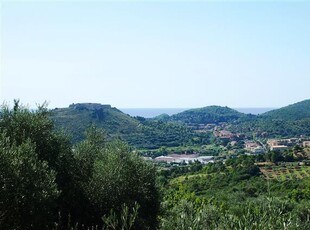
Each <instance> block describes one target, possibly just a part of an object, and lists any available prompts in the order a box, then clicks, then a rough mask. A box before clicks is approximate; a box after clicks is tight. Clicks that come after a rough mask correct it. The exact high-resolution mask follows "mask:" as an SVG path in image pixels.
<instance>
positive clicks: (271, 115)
mask: <svg viewBox="0 0 310 230" xmlns="http://www.w3.org/2000/svg"><path fill="white" fill-rule="evenodd" d="M231 130H232V131H235V132H240V133H244V134H248V135H249V136H251V135H252V134H253V133H255V134H256V135H257V136H263V137H293V136H300V135H305V136H310V100H305V101H301V102H297V103H295V104H292V105H288V106H285V107H283V108H280V109H276V110H272V111H269V112H266V113H263V114H262V115H258V116H255V117H252V119H248V120H241V122H238V123H236V124H234V125H233V126H232V127H231Z"/></svg>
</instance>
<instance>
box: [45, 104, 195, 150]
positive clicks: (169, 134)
mask: <svg viewBox="0 0 310 230" xmlns="http://www.w3.org/2000/svg"><path fill="white" fill-rule="evenodd" d="M51 118H52V120H53V121H54V122H55V125H56V128H57V129H60V130H61V129H63V130H64V131H65V132H66V133H69V134H70V135H72V142H73V143H78V142H80V141H82V140H84V139H85V138H86V136H85V135H84V133H85V131H86V130H87V129H88V128H90V127H91V126H93V125H95V126H96V127H98V128H101V129H103V130H105V131H106V134H107V139H109V140H112V139H117V138H120V139H122V140H124V141H126V142H128V143H129V144H130V145H132V146H134V147H137V148H148V149H154V148H160V147H161V146H179V145H182V144H185V143H189V142H190V140H191V139H192V136H193V132H192V131H191V130H190V129H188V128H186V127H185V126H182V125H180V124H173V123H165V122H162V121H155V120H148V119H145V118H142V117H136V118H133V117H130V116H129V115H127V114H124V113H122V112H121V111H119V110H117V109H116V108H112V107H111V106H108V105H97V104H76V105H75V104H73V105H70V106H69V108H63V109H54V110H53V111H52V112H51Z"/></svg>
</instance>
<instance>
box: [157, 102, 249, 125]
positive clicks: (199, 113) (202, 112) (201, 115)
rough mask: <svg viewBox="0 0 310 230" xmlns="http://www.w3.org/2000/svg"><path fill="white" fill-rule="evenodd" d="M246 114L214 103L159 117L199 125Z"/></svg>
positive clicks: (230, 119)
mask: <svg viewBox="0 0 310 230" xmlns="http://www.w3.org/2000/svg"><path fill="white" fill-rule="evenodd" d="M245 116H246V115H245V114H243V113H240V112H238V111H236V110H234V109H231V108H228V107H221V106H215V105H214V106H207V107H204V108H198V109H190V110H186V111H184V112H181V113H178V114H175V115H172V116H170V117H167V116H163V115H162V116H159V117H157V119H163V120H166V121H177V122H182V123H185V124H191V125H199V124H208V123H215V124H218V123H220V122H234V121H236V120H238V119H240V118H243V117H245Z"/></svg>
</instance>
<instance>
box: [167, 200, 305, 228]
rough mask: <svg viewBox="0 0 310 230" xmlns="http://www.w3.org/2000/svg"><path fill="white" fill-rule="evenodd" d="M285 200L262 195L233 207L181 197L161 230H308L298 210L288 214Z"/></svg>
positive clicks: (168, 214)
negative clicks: (221, 206)
mask: <svg viewBox="0 0 310 230" xmlns="http://www.w3.org/2000/svg"><path fill="white" fill-rule="evenodd" d="M289 211H290V210H289V207H288V205H287V203H286V202H282V201H279V200H277V199H273V198H264V199H259V200H254V201H249V202H246V204H243V205H242V206H241V205H240V206H238V208H237V209H236V210H233V209H229V210H223V209H221V208H219V207H216V206H215V205H212V204H201V205H199V206H198V207H197V206H195V205H194V203H193V202H189V201H186V200H181V201H180V202H179V203H178V204H177V205H176V206H174V207H173V208H172V209H171V210H170V212H169V213H166V215H165V216H164V217H162V222H161V223H162V226H161V229H167V230H168V229H184V230H185V229H195V230H204V229H223V230H224V229H225V230H226V229H260V230H269V229H296V230H297V229H308V228H309V227H310V222H309V220H308V221H304V220H303V219H302V218H301V216H298V214H301V212H299V213H298V214H297V215H292V214H291V213H290V212H289ZM307 215H308V217H307V218H309V217H310V216H309V212H308V214H307Z"/></svg>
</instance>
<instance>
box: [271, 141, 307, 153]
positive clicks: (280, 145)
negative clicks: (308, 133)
mask: <svg viewBox="0 0 310 230" xmlns="http://www.w3.org/2000/svg"><path fill="white" fill-rule="evenodd" d="M267 145H268V147H269V149H270V150H271V151H283V150H286V149H288V148H289V147H293V146H295V145H299V146H303V147H310V141H309V140H308V139H305V138H288V139H269V140H268V141H267Z"/></svg>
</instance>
